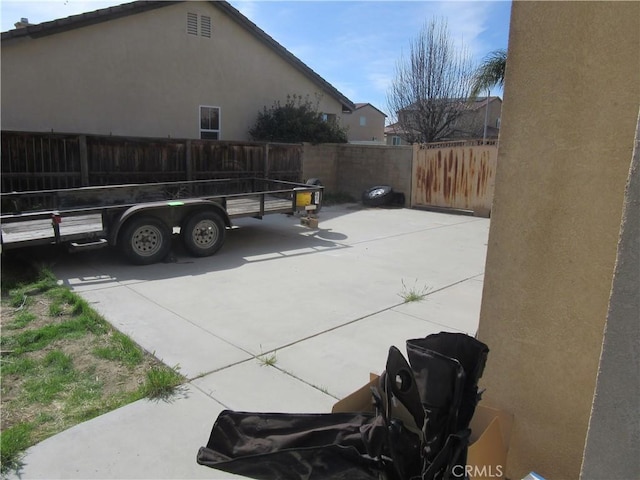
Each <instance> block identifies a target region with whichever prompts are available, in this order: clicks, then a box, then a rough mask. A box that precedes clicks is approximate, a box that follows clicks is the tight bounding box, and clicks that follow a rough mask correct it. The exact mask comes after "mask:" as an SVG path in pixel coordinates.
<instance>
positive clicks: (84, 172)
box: [78, 135, 89, 187]
mask: <svg viewBox="0 0 640 480" xmlns="http://www.w3.org/2000/svg"><path fill="white" fill-rule="evenodd" d="M78 146H79V148H80V184H81V185H82V186H83V187H88V186H89V158H88V154H87V136H86V135H80V136H79V137H78Z"/></svg>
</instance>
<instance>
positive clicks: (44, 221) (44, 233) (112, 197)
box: [0, 178, 323, 265]
mask: <svg viewBox="0 0 640 480" xmlns="http://www.w3.org/2000/svg"><path fill="white" fill-rule="evenodd" d="M318 183H319V182H317V181H310V182H308V183H306V184H305V183H295V182H285V181H279V180H269V179H264V178H227V179H216V180H200V181H183V182H165V183H141V184H127V185H108V186H98V187H81V188H70V189H59V190H39V191H29V192H12V193H2V194H0V198H1V201H2V213H1V215H0V227H1V236H0V241H1V245H2V251H6V250H10V249H14V248H20V247H26V246H35V245H48V244H66V245H68V246H69V247H70V249H72V250H78V249H93V248H100V247H106V246H116V247H118V248H119V249H120V250H121V251H122V252H123V253H124V254H125V256H126V257H127V258H128V259H129V260H130V261H131V262H133V263H136V264H140V265H146V264H151V263H155V262H158V261H161V260H163V259H164V258H165V257H166V256H167V254H168V253H169V250H170V249H171V239H172V236H173V234H174V233H177V232H179V235H180V237H181V238H182V241H183V242H184V245H185V247H186V249H187V250H188V251H189V252H190V253H191V254H192V255H194V256H199V257H204V256H209V255H213V254H214V253H215V252H217V251H218V250H219V249H220V247H221V246H222V244H223V243H224V240H225V233H226V229H227V228H230V227H231V220H232V219H233V218H238V217H255V218H262V217H263V216H264V215H267V214H271V213H285V214H294V213H297V212H303V213H304V214H305V216H304V217H303V218H304V219H305V220H306V221H305V222H303V223H305V224H309V218H310V217H311V218H314V217H315V214H316V213H317V212H318V211H319V210H320V207H321V202H322V191H323V187H322V186H321V185H319V184H318Z"/></svg>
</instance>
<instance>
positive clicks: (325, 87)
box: [0, 1, 355, 140]
mask: <svg viewBox="0 0 640 480" xmlns="http://www.w3.org/2000/svg"><path fill="white" fill-rule="evenodd" d="M1 38H2V43H1V45H0V50H1V54H2V59H1V60H2V72H1V80H2V114H1V116H2V118H1V120H2V129H3V130H25V131H37V132H43V131H55V132H66V133H89V134H106V135H110V134H112V135H125V136H141V137H177V138H207V139H220V140H248V139H249V137H248V133H247V131H248V129H249V128H250V127H251V126H253V124H254V123H255V121H256V118H257V115H258V112H260V111H262V110H263V108H264V107H265V106H266V107H267V108H268V107H271V106H272V105H273V104H274V102H275V101H286V98H287V95H292V94H297V95H302V96H307V95H308V96H309V97H310V98H311V99H312V100H313V101H314V103H315V101H316V99H319V103H318V105H319V107H318V108H319V109H320V110H321V111H322V112H323V113H324V114H325V115H326V117H327V118H335V119H340V118H341V117H342V116H343V115H344V114H346V113H350V112H351V111H352V110H353V109H354V108H355V106H354V104H353V103H352V102H351V101H350V100H349V99H348V98H347V97H345V96H344V95H343V94H342V93H340V92H339V91H338V90H337V89H336V88H334V87H333V86H332V85H330V84H329V83H328V82H327V81H325V80H324V79H323V78H322V77H320V76H319V75H318V74H317V73H315V72H314V71H313V70H311V69H310V68H309V67H308V66H307V65H305V64H304V63H303V62H301V61H300V60H299V59H298V58H296V57H295V56H294V55H293V54H291V53H290V52H289V51H287V50H286V49H285V48H284V47H282V46H281V45H280V44H278V43H277V42H276V41H275V40H274V39H273V38H271V37H270V36H269V35H267V34H266V33H265V32H264V31H262V30H261V29H260V28H258V27H257V26H256V25H255V24H254V23H252V22H251V21H249V20H248V19H247V18H246V17H245V16H243V15H242V14H241V13H240V12H239V11H238V10H236V9H235V8H233V7H232V6H231V5H230V4H229V3H227V2H224V1H193V2H190V1H189V2H182V1H178V2H176V1H140V2H132V3H127V4H123V5H119V6H116V7H110V8H105V9H101V10H97V11H94V12H89V13H84V14H81V15H74V16H71V17H67V18H63V19H59V20H54V21H51V22H45V23H42V24H38V25H26V26H23V27H22V28H16V29H15V30H10V31H8V32H3V33H2V37H1Z"/></svg>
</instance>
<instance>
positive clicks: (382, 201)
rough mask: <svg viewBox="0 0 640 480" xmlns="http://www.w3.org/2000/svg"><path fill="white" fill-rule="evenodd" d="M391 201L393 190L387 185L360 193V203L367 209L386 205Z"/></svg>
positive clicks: (377, 186)
mask: <svg viewBox="0 0 640 480" xmlns="http://www.w3.org/2000/svg"><path fill="white" fill-rule="evenodd" d="M392 199H393V189H392V188H391V187H390V186H389V185H376V186H375V187H371V188H369V189H367V190H365V191H364V192H363V193H362V203H363V204H364V205H367V206H369V207H380V206H382V205H387V204H389V203H390V202H391V200H392Z"/></svg>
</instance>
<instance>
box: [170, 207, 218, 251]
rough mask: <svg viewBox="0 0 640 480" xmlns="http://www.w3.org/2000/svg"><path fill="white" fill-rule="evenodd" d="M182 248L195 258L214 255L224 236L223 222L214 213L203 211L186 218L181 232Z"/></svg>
mask: <svg viewBox="0 0 640 480" xmlns="http://www.w3.org/2000/svg"><path fill="white" fill-rule="evenodd" d="M181 235H182V239H183V241H184V246H185V248H186V249H187V250H189V252H190V253H191V254H192V255H194V256H196V257H208V256H210V255H213V254H214V253H216V252H217V251H218V250H219V249H220V247H222V244H223V243H224V238H225V235H226V230H225V225H224V221H223V220H222V217H220V215H218V214H217V213H216V212H210V211H204V212H199V213H195V214H193V215H192V216H191V217H189V218H188V220H187V222H186V223H185V225H184V228H183V229H182V231H181Z"/></svg>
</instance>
